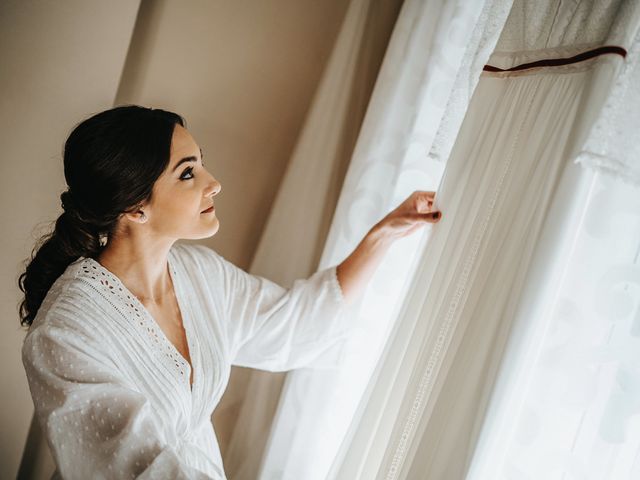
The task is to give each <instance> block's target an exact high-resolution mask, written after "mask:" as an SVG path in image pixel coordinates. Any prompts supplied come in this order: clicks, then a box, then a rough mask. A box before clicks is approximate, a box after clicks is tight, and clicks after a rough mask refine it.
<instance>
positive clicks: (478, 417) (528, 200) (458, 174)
mask: <svg viewBox="0 0 640 480" xmlns="http://www.w3.org/2000/svg"><path fill="white" fill-rule="evenodd" d="M637 21H638V5H637V4H636V3H635V2H624V1H611V2H596V1H593V2H579V3H576V4H571V5H569V4H566V3H565V2H559V1H552V0H549V1H543V2H527V1H520V0H516V2H515V3H514V5H513V9H512V10H511V12H510V15H509V19H508V20H507V22H506V24H505V28H504V30H503V31H502V33H501V37H500V40H499V42H498V45H497V47H496V51H495V52H494V53H493V54H492V55H491V58H489V60H488V68H487V69H486V71H485V72H484V73H483V74H482V75H481V78H480V81H479V83H478V85H477V87H476V89H475V92H474V94H473V97H472V99H471V102H470V103H469V105H468V110H467V112H466V116H465V118H464V122H463V124H462V127H461V129H460V132H459V134H458V136H457V138H456V142H455V145H454V147H453V150H452V151H451V155H450V156H449V158H448V160H447V164H446V168H445V171H444V174H443V177H442V179H441V182H440V185H439V187H438V196H437V199H436V203H437V204H438V205H437V208H439V209H441V210H442V212H443V219H442V220H441V221H440V222H439V224H438V226H437V227H436V228H434V229H433V231H432V233H431V236H430V238H429V241H428V243H426V245H425V248H424V250H423V251H422V252H421V258H420V259H419V261H418V267H417V269H416V272H415V275H414V279H413V281H412V283H411V286H410V289H409V291H408V293H407V296H406V299H405V301H404V303H403V306H402V310H401V312H400V315H399V318H398V320H397V321H396V323H395V325H394V329H393V330H392V332H391V335H390V340H389V342H388V343H387V344H386V346H385V350H384V352H383V355H382V357H381V360H380V361H379V362H378V364H377V367H376V370H375V372H374V374H373V376H372V377H371V381H370V382H369V384H368V386H367V395H366V396H365V397H364V399H363V402H361V404H360V406H359V409H358V412H357V413H356V415H355V416H354V421H353V423H352V426H351V428H350V430H349V432H348V435H347V437H346V438H345V441H344V444H343V447H342V449H341V451H340V458H339V459H337V460H336V462H335V464H334V466H333V469H332V475H331V476H332V477H336V478H340V479H359V478H362V479H365V478H366V479H373V478H376V479H383V478H384V479H400V478H402V479H421V478H428V479H430V478H447V479H462V478H465V477H466V475H467V471H468V468H469V465H470V464H471V462H472V459H473V454H474V450H475V448H476V441H477V439H478V436H479V432H480V429H481V426H482V424H483V421H484V418H485V412H486V409H487V404H488V401H489V398H490V397H491V394H492V390H493V388H494V385H495V380H496V372H497V371H498V369H499V368H500V367H501V363H502V359H503V352H504V349H505V343H506V340H507V338H508V337H509V335H510V333H511V331H512V329H513V327H514V322H515V320H516V319H518V317H519V313H520V312H521V311H522V308H521V307H522V306H523V300H526V302H528V306H529V307H531V305H532V304H534V305H536V306H538V307H540V305H541V304H544V303H545V301H547V300H548V298H549V291H548V290H547V288H546V287H547V285H546V284H545V281H546V280H547V279H549V278H550V276H549V274H550V272H549V270H552V269H553V268H555V266H556V263H557V260H558V259H559V258H560V257H559V255H558V252H560V251H567V250H566V246H567V243H568V242H567V240H568V239H569V240H571V239H572V238H573V236H574V233H575V218H576V216H577V215H579V214H580V213H581V212H582V211H583V205H584V200H585V199H586V198H587V194H588V192H589V187H590V177H589V175H591V174H592V172H587V171H586V170H580V169H578V168H576V165H575V164H574V163H573V161H574V160H576V159H577V161H579V162H580V163H585V164H587V163H588V162H582V161H581V160H580V155H581V152H584V151H585V145H587V146H589V145H590V142H589V141H588V139H589V138H592V136H593V135H594V134H595V133H592V127H593V125H599V124H600V125H602V122H601V120H602V118H603V116H605V115H607V116H608V118H612V117H613V118H618V117H616V116H615V115H613V116H612V115H611V114H610V113H607V108H608V106H609V105H612V104H613V105H615V103H612V100H611V99H612V98H615V96H616V92H617V91H618V92H619V88H620V86H619V85H618V84H617V83H616V78H618V79H619V78H620V77H619V76H618V77H616V75H617V74H618V73H619V71H620V64H621V61H622V57H623V55H624V52H625V51H626V50H627V49H628V48H629V46H630V45H631V40H632V39H633V38H634V36H635V32H636V31H637ZM606 46H614V47H620V48H613V49H606V48H605V49H604V52H603V50H602V47H606ZM593 51H597V52H599V53H598V54H597V55H593V56H589V54H587V52H593ZM600 53H603V54H602V55H600ZM585 55H586V57H587V58H586V59H585ZM575 57H577V58H578V59H579V60H578V61H575V62H564V63H565V64H563V65H559V63H563V62H554V61H551V62H549V60H557V59H565V60H566V59H571V58H575ZM527 65H528V66H527ZM489 66H490V68H489ZM523 66H525V67H523ZM627 66H628V65H627ZM631 67H633V65H631ZM623 71H624V72H629V71H630V72H633V71H634V70H633V68H625V69H623ZM633 88H635V87H633ZM626 91H627V92H628V91H629V89H627V90H626ZM617 105H618V106H617V107H613V108H614V109H616V108H617V109H618V110H617V111H618V112H620V111H621V110H620V109H621V107H620V104H619V103H618V104H617ZM442 125H444V126H446V121H445V122H443V123H442ZM617 125H618V126H619V127H622V128H623V130H622V132H620V135H621V136H623V135H624V134H625V133H626V134H630V135H634V133H633V132H632V131H631V129H632V127H629V126H628V125H625V124H624V122H622V123H618V124H617ZM625 127H626V128H625ZM614 133H616V132H613V131H612V130H608V133H606V135H612V134H614ZM614 136H615V135H614ZM591 145H593V144H591ZM600 147H601V145H595V146H594V147H593V148H600ZM439 148H440V146H439V145H438V144H437V142H436V144H434V149H433V152H434V153H435V154H437V153H438V149H439ZM634 148H635V147H634ZM615 150H616V151H617V152H618V150H617V149H615ZM441 151H442V150H440V152H441ZM609 160H610V159H608V158H607V156H606V154H601V155H600V159H599V162H598V163H599V165H598V166H596V165H595V164H593V163H591V164H589V166H594V167H597V168H598V171H601V172H602V173H614V172H615V174H616V175H618V176H619V177H621V178H622V177H624V178H627V179H630V178H631V177H632V176H633V172H634V171H635V170H634V168H635V167H636V166H637V161H638V159H637V158H633V157H628V156H627V152H624V154H623V155H622V156H621V157H619V158H617V159H616V160H617V163H610V165H618V166H619V165H625V166H626V167H625V168H601V167H602V165H605V164H607V162H609ZM627 167H628V168H627ZM533 259H536V261H538V260H540V263H539V264H535V263H534V262H533ZM544 267H546V268H547V271H545V268H544ZM526 302H525V303H526ZM502 366H504V365H502ZM503 421H507V420H504V419H503ZM485 464H488V463H487V462H485ZM474 478H499V477H494V476H491V475H489V476H488V477H486V476H482V475H479V476H477V477H474ZM506 478H511V477H506Z"/></svg>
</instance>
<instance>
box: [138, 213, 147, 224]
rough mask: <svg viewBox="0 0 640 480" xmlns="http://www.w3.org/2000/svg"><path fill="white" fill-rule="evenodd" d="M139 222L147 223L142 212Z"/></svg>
mask: <svg viewBox="0 0 640 480" xmlns="http://www.w3.org/2000/svg"><path fill="white" fill-rule="evenodd" d="M140 220H141V221H142V222H143V223H144V222H146V221H147V216H146V215H145V214H144V212H142V216H141V217H140Z"/></svg>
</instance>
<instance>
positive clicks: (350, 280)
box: [336, 190, 442, 303]
mask: <svg viewBox="0 0 640 480" xmlns="http://www.w3.org/2000/svg"><path fill="white" fill-rule="evenodd" d="M435 194H436V193H435V192H425V191H421V190H418V191H415V192H413V193H412V194H411V195H410V196H409V198H407V199H406V200H405V201H404V202H402V203H401V204H400V205H399V206H398V207H397V208H396V209H395V210H393V211H391V212H390V213H389V214H388V215H387V216H386V217H384V218H383V219H382V220H380V221H379V222H378V223H377V224H375V225H374V226H373V227H372V228H371V230H369V232H368V233H367V235H365V237H364V238H363V239H362V241H361V242H360V243H359V244H358V246H357V247H356V249H355V250H354V251H353V252H352V253H351V255H349V256H348V257H347V258H346V259H345V260H344V261H343V262H342V263H340V264H339V265H338V266H337V269H336V273H337V276H338V282H339V283H340V286H341V288H342V293H343V294H344V296H345V298H346V300H347V302H348V303H351V302H352V301H353V300H354V299H355V298H357V297H358V296H359V295H360V293H361V292H362V291H363V290H364V288H365V286H366V284H367V283H368V282H369V279H370V278H371V277H372V275H373V273H374V272H375V270H376V268H377V267H378V264H379V263H380V261H381V260H382V257H383V256H384V254H385V252H386V251H387V250H388V249H389V247H390V246H391V244H392V243H393V242H394V241H395V240H396V239H398V238H402V237H406V236H407V235H409V234H410V233H412V232H413V231H415V230H417V229H418V228H420V227H422V226H423V225H425V224H426V223H435V222H438V221H439V220H440V218H442V214H441V213H440V211H438V210H432V207H433V201H434V199H435Z"/></svg>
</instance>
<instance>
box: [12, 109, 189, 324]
mask: <svg viewBox="0 0 640 480" xmlns="http://www.w3.org/2000/svg"><path fill="white" fill-rule="evenodd" d="M176 123H177V124H180V125H181V126H183V127H184V126H185V123H186V122H185V120H184V119H183V118H182V117H181V116H180V115H178V114H176V113H173V112H168V111H165V110H161V109H157V108H155V109H154V108H146V107H141V106H138V105H123V106H119V107H115V108H112V109H110V110H105V111H103V112H100V113H97V114H95V115H93V116H91V117H89V118H87V119H86V120H84V121H82V122H81V123H79V124H78V125H76V127H75V128H74V129H73V131H72V132H71V134H70V135H69V138H67V140H66V142H65V144H64V154H63V155H64V176H65V180H66V182H67V185H68V187H69V189H68V190H67V191H65V192H63V193H62V194H61V195H60V200H61V203H62V208H63V209H64V212H63V213H62V214H61V215H60V216H59V217H58V219H57V220H56V221H55V228H54V230H53V232H51V233H48V234H46V235H44V236H43V237H41V238H40V240H39V241H38V242H37V245H36V246H35V247H34V249H33V250H32V252H31V258H30V259H27V260H26V262H25V263H27V262H28V265H27V267H26V269H25V271H24V272H23V273H22V274H21V275H20V277H19V280H18V286H19V287H20V290H21V291H22V292H24V294H25V295H24V300H23V301H22V302H21V303H20V307H19V308H20V324H21V325H22V326H27V327H28V326H30V325H31V323H32V322H33V319H34V318H35V316H36V313H37V312H38V309H39V308H40V305H41V304H42V301H43V300H44V298H45V297H46V295H47V292H48V291H49V289H50V288H51V286H52V285H53V283H54V282H55V280H56V279H57V278H58V277H59V276H60V275H61V274H62V273H63V272H64V271H65V270H66V268H67V267H68V266H69V264H71V263H72V262H74V261H75V260H77V259H78V258H79V257H80V256H84V257H92V258H95V257H97V255H98V254H99V253H100V251H101V250H102V249H103V248H104V247H103V246H102V245H101V243H102V242H100V238H101V236H102V237H103V236H105V235H106V236H107V237H109V236H111V235H113V234H114V232H115V229H116V226H117V222H118V218H119V217H120V216H121V215H122V214H123V213H125V212H135V211H136V210H138V209H139V208H140V205H141V204H143V203H144V202H145V201H149V200H151V192H152V189H153V185H154V183H155V181H156V180H157V179H158V177H160V175H161V174H162V172H163V171H164V170H165V169H166V168H167V165H168V164H169V156H170V152H171V138H172V135H173V130H174V128H175V124H176Z"/></svg>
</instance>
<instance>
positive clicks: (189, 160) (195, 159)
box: [171, 148, 202, 173]
mask: <svg viewBox="0 0 640 480" xmlns="http://www.w3.org/2000/svg"><path fill="white" fill-rule="evenodd" d="M200 157H202V148H201V149H200ZM197 161H198V159H197V158H196V157H194V156H193V155H191V156H190V157H184V158H183V159H181V160H180V161H179V162H178V163H176V166H175V167H173V170H171V172H172V173H173V172H175V171H176V170H177V169H178V167H179V166H180V165H182V164H183V163H185V162H197Z"/></svg>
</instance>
